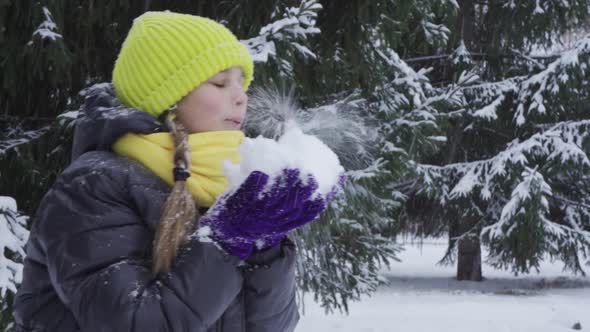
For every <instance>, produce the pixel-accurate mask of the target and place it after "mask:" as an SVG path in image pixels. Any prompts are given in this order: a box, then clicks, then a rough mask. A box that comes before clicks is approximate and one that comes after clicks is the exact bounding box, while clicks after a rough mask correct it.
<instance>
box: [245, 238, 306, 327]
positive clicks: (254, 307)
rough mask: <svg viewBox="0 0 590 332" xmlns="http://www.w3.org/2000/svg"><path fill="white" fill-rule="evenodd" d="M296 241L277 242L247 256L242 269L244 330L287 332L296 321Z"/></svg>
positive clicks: (294, 325)
mask: <svg viewBox="0 0 590 332" xmlns="http://www.w3.org/2000/svg"><path fill="white" fill-rule="evenodd" d="M295 255H296V250H295V244H294V243H293V242H292V241H291V240H289V239H288V238H287V237H285V238H284V239H283V241H282V242H281V244H280V245H278V246H275V247H274V248H271V249H268V250H266V251H263V252H260V253H257V254H255V255H253V256H251V257H250V259H249V261H248V263H249V264H250V265H251V266H253V267H254V268H251V269H249V270H248V269H247V270H246V271H245V273H244V295H245V305H246V331H248V332H271V331H282V332H290V331H293V330H295V327H296V325H297V323H298V321H299V312H298V309H297V303H296V300H295V299H296V292H295V291H296V283H295V259H296V257H295Z"/></svg>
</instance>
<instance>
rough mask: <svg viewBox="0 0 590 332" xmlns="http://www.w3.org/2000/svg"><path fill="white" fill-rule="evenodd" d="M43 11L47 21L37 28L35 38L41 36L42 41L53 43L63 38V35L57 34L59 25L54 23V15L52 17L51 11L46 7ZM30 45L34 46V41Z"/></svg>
mask: <svg viewBox="0 0 590 332" xmlns="http://www.w3.org/2000/svg"><path fill="white" fill-rule="evenodd" d="M42 9H43V15H44V16H45V20H44V21H43V22H41V24H39V26H38V27H37V30H35V31H34V32H33V37H35V36H39V37H41V39H50V40H52V41H56V40H57V39H61V38H63V37H62V35H60V34H59V33H57V25H56V24H55V22H54V21H53V15H51V12H50V11H49V9H47V7H45V6H43V8H42ZM30 44H32V41H30V42H29V45H30Z"/></svg>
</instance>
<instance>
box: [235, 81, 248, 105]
mask: <svg viewBox="0 0 590 332" xmlns="http://www.w3.org/2000/svg"><path fill="white" fill-rule="evenodd" d="M234 101H235V104H236V106H242V105H245V104H246V103H247V102H248V95H247V94H246V91H244V88H242V85H240V86H239V87H236V89H235V92H234Z"/></svg>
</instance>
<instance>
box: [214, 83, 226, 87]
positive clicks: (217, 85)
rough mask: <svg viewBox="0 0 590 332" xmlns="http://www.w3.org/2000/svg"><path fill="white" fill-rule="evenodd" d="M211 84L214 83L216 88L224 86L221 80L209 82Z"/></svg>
mask: <svg viewBox="0 0 590 332" xmlns="http://www.w3.org/2000/svg"><path fill="white" fill-rule="evenodd" d="M211 84H213V85H215V86H216V87H218V88H223V87H224V86H225V83H223V82H211Z"/></svg>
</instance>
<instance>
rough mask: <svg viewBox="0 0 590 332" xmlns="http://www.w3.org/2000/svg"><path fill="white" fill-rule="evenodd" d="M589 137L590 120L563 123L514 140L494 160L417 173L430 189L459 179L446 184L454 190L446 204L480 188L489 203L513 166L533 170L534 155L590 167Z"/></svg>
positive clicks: (445, 195) (444, 194) (426, 168)
mask: <svg viewBox="0 0 590 332" xmlns="http://www.w3.org/2000/svg"><path fill="white" fill-rule="evenodd" d="M589 137H590V120H582V121H569V122H561V123H558V124H556V125H555V126H553V127H552V128H551V129H549V130H546V131H544V132H541V133H537V134H535V135H533V136H531V137H530V138H528V139H526V140H524V141H520V140H518V139H516V140H514V141H512V142H511V143H510V144H508V147H507V148H506V149H505V150H503V151H501V152H500V153H498V154H497V155H496V156H494V157H493V158H490V159H486V160H478V161H473V162H465V163H455V164H449V165H445V166H434V165H425V164H420V165H418V167H417V171H418V173H419V174H420V175H421V177H422V180H423V181H424V182H425V183H426V185H427V187H431V186H434V185H435V184H436V185H437V186H439V187H440V183H438V182H440V181H442V179H443V178H444V179H449V180H450V179H457V178H459V181H458V182H457V183H456V184H454V185H453V184H451V183H446V186H445V187H444V188H447V190H448V189H449V188H452V189H450V191H445V192H442V193H441V195H442V196H441V197H442V200H443V201H444V200H446V199H447V198H450V199H454V198H460V197H466V196H468V195H470V194H471V193H472V192H473V191H474V190H476V189H480V196H481V198H482V199H484V200H488V199H490V198H491V196H492V192H493V191H494V187H496V186H498V185H499V184H500V183H501V182H503V181H504V179H505V178H506V177H508V176H509V175H510V172H509V169H510V167H513V166H518V167H522V168H525V167H529V166H530V165H529V160H528V157H531V156H535V157H537V158H539V157H541V158H544V159H545V160H546V162H550V161H556V162H558V163H560V164H564V163H568V162H570V163H574V164H575V165H577V166H580V167H590V159H589V157H588V155H587V154H586V153H585V152H584V150H582V142H583V141H584V140H585V139H588V138H589ZM437 183H438V184H437Z"/></svg>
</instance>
